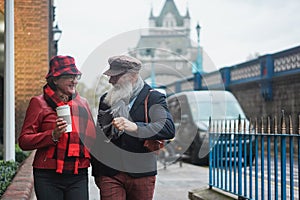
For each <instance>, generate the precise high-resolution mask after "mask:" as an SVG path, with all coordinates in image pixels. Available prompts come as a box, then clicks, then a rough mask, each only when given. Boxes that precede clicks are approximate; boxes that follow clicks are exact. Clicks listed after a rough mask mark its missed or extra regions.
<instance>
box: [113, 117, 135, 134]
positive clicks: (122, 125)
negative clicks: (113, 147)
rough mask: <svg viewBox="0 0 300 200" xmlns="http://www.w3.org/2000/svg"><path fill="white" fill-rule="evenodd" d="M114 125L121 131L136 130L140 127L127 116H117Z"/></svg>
mask: <svg viewBox="0 0 300 200" xmlns="http://www.w3.org/2000/svg"><path fill="white" fill-rule="evenodd" d="M112 125H113V126H114V127H115V128H116V129H118V130H119V131H124V130H125V131H128V132H136V131H137V129H138V127H137V125H136V124H135V123H133V122H131V121H129V120H128V119H126V118H125V117H116V118H114V119H113V121H112Z"/></svg>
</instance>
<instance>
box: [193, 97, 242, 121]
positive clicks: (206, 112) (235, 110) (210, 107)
mask: <svg viewBox="0 0 300 200" xmlns="http://www.w3.org/2000/svg"><path fill="white" fill-rule="evenodd" d="M190 108H191V112H192V116H193V118H194V120H195V121H199V120H200V121H203V120H208V119H209V117H211V118H212V119H216V120H222V119H237V118H238V116H239V115H241V118H242V119H243V118H245V114H244V112H243V111H242V108H241V107H240V105H239V104H238V103H237V102H235V101H225V102H223V101H213V102H205V101H200V102H196V101H194V102H190Z"/></svg>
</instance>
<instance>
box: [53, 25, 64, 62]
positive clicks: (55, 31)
mask: <svg viewBox="0 0 300 200" xmlns="http://www.w3.org/2000/svg"><path fill="white" fill-rule="evenodd" d="M52 34H53V53H52V55H53V56H54V55H57V51H58V47H57V43H58V41H59V40H60V37H61V34H62V31H61V30H60V29H59V28H58V25H57V24H56V26H54V27H53V29H52Z"/></svg>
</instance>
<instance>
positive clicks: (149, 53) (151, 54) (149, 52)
mask: <svg viewBox="0 0 300 200" xmlns="http://www.w3.org/2000/svg"><path fill="white" fill-rule="evenodd" d="M146 52H147V55H150V56H151V87H152V88H156V82H155V69H154V49H147V50H146Z"/></svg>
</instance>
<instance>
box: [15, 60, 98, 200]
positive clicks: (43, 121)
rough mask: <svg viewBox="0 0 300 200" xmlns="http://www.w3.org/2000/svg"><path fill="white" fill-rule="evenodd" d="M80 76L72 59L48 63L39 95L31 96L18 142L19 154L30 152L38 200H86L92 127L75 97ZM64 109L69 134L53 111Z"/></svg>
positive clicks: (86, 108) (83, 102)
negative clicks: (69, 124) (66, 108)
mask: <svg viewBox="0 0 300 200" xmlns="http://www.w3.org/2000/svg"><path fill="white" fill-rule="evenodd" d="M80 77H81V72H80V71H79V70H78V69H77V67H76V65H75V61H74V58H73V57H71V56H55V57H53V58H52V59H51V61H50V68H49V72H48V74H47V76H46V80H47V84H46V85H45V86H44V87H43V94H41V95H39V96H35V97H32V99H31V100H30V103H29V106H28V108H27V111H26V116H25V120H24V124H23V127H22V131H21V134H20V136H19V138H18V141H19V145H20V147H21V148H22V149H23V150H35V149H37V151H36V154H35V158H34V161H33V174H34V188H35V193H36V196H37V199H56V200H58V199H61V200H68V199H70V200H71V199H72V200H73V199H81V200H84V199H86V200H87V199H88V196H89V195H88V170H87V169H88V167H89V166H90V158H91V156H90V153H89V149H90V147H91V145H92V142H93V140H94V138H95V125H94V121H93V118H92V115H91V112H90V109H89V106H88V103H87V101H86V99H84V98H82V97H80V96H79V94H78V92H76V85H77V83H78V80H79V79H80ZM62 105H69V106H70V108H71V109H70V110H71V121H72V131H70V132H66V130H67V129H66V128H67V122H66V121H65V120H64V119H63V118H61V117H58V116H57V113H56V108H57V107H58V106H62Z"/></svg>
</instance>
